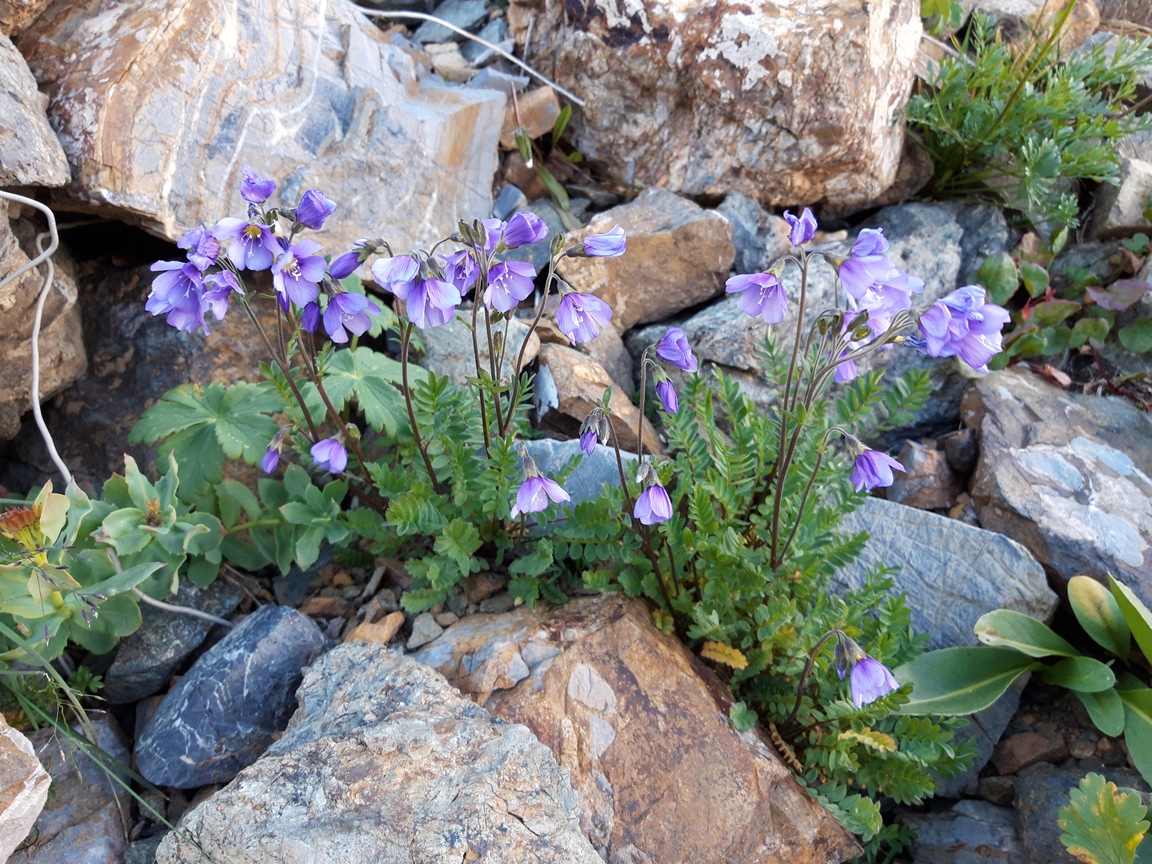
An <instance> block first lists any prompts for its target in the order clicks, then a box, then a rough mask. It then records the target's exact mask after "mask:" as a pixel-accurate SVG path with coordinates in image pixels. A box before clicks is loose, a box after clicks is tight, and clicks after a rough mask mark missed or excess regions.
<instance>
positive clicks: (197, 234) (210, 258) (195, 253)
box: [176, 225, 220, 271]
mask: <svg viewBox="0 0 1152 864" xmlns="http://www.w3.org/2000/svg"><path fill="white" fill-rule="evenodd" d="M176 245H177V246H179V247H180V248H181V249H187V250H188V260H189V261H191V262H192V263H193V264H194V265H196V268H197V269H198V270H201V271H203V270H207V269H208V268H209V267H211V266H212V265H214V264H215V263H216V259H217V258H219V257H220V241H218V240H217V239H216V238H215V237H213V236H212V232H211V231H209V230H208V229H207V228H206V227H205V226H203V225H200V226H199V227H197V228H193V229H192V230H191V231H188V232H187V233H185V234H184V236H183V237H181V238H180V239H179V240H178V241H176Z"/></svg>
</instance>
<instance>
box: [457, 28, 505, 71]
mask: <svg viewBox="0 0 1152 864" xmlns="http://www.w3.org/2000/svg"><path fill="white" fill-rule="evenodd" d="M476 35H477V36H479V37H480V38H481V39H483V40H484V41H485V42H491V43H492V44H493V45H498V46H499V47H501V48H503V49H505V50H506V51H511V49H512V47H513V46H515V44H516V43H515V42H513V41H512V40H511V39H508V24H507V22H505V20H504V19H503V18H493V19H492V20H491V21H489V22H488V23H487V24H485V25H484V26H483V27H481V28H480V31H479V32H478V33H477V34H476ZM501 43H503V44H501ZM460 53H461V54H463V55H464V59H465V60H467V61H468V62H469V63H471V64H472V65H473V66H479V65H481V64H483V63H486V62H488V61H489V60H490V59H492V58H493V57H496V56H498V55H496V54H495V52H493V51H492V50H491V49H489V48H485V47H484V46H483V45H481V44H480V43H479V42H473V41H472V40H471V39H465V40H464V44H463V45H462V46H460Z"/></svg>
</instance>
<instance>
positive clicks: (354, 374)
mask: <svg viewBox="0 0 1152 864" xmlns="http://www.w3.org/2000/svg"><path fill="white" fill-rule="evenodd" d="M425 377H427V373H426V372H425V371H424V370H423V369H421V368H420V367H419V366H414V365H409V367H408V378H409V381H410V382H417V381H422V380H423V379H424V378H425ZM401 380H402V372H401V367H400V364H399V363H397V362H396V361H395V360H393V359H392V358H390V357H386V356H384V355H383V354H381V353H380V352H378V351H373V350H372V349H371V348H365V347H359V348H347V349H344V350H341V351H336V352H334V353H333V354H332V359H331V360H329V362H328V364H327V366H326V367H325V369H324V390H325V391H326V392H327V393H328V398H330V399H331V400H332V402H333V404H334V405H335V406H336V409H337V410H338V411H339V410H343V408H344V406H345V405H346V404H347V403H348V401H349V400H350V399H352V398H355V399H356V404H357V405H358V406H359V407H360V410H361V411H363V412H364V417H365V419H366V420H367V421H368V425H369V426H371V427H372V428H373V429H375V430H376V431H378V432H383V433H384V434H385V435H387V436H388V437H390V438H395V437H396V436H397V435H398V434H399V433H400V431H401V429H402V428H407V424H408V413H407V411H408V409H407V407H406V406H405V404H404V397H403V395H401V393H400V390H399V389H398V387H399V384H400V382H401ZM309 392H311V390H310V391H309Z"/></svg>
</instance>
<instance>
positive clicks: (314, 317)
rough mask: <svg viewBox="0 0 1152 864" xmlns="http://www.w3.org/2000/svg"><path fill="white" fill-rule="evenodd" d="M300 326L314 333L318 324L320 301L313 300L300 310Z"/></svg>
mask: <svg viewBox="0 0 1152 864" xmlns="http://www.w3.org/2000/svg"><path fill="white" fill-rule="evenodd" d="M300 326H301V327H303V328H304V329H305V330H307V331H308V332H309V333H315V332H316V328H317V327H319V326H320V302H319V301H317V300H313V301H312V302H311V303H309V304H307V305H306V306H305V307H304V308H303V309H301V310H300Z"/></svg>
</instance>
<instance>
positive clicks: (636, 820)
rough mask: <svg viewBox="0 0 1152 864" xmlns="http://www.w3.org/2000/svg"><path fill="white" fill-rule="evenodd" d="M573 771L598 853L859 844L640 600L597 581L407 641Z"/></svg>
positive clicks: (686, 854)
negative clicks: (573, 593)
mask: <svg viewBox="0 0 1152 864" xmlns="http://www.w3.org/2000/svg"><path fill="white" fill-rule="evenodd" d="M413 656H414V657H415V658H416V659H418V660H420V661H421V662H424V663H427V664H429V665H431V666H433V667H435V668H437V669H439V670H441V671H442V672H443V673H444V674H445V675H446V676H447V678H448V680H449V682H451V683H452V684H453V685H455V686H456V687H458V688H459V689H460V691H461V692H462V693H465V694H468V695H470V696H472V697H473V698H475V699H476V700H477V701H478V702H480V703H481V704H483V705H484V706H485V707H486V708H487V709H488V710H489V711H491V712H492V713H493V714H495V715H496V716H497V717H503V718H506V719H508V720H513V719H514V720H516V721H517V722H521V723H524V724H526V725H527V726H528V727H529V728H530V729H531V730H532V731H533V732H534V733H535V734H536V735H537V737H539V739H540V740H541V741H543V742H544V743H545V744H547V745H548V747H549V748H550V749H551V750H552V752H553V753H554V754H555V755H556V758H557V760H558V761H559V762H560V764H561V765H562V766H564V767H565V768H567V769H568V770H569V771H570V772H571V777H572V785H573V786H574V787H575V789H576V791H577V793H578V794H579V796H580V825H581V828H583V830H584V833H585V834H586V835H587V836H588V837H589V839H590V840H591V841H592V843H593V844H594V845H595V847H596V849H597V851H599V852H600V854H601V856H602V857H603V858H605V860H608V861H620V862H624V861H645V862H647V861H652V862H657V861H659V862H673V861H701V862H703V861H740V862H746V864H758V862H790V864H809V862H811V864H816V862H821V864H824V862H834V861H836V862H838V861H843V860H845V859H847V858H851V857H854V856H855V855H857V854H859V848H858V847H857V846H856V844H855V841H854V840H853V839H852V837H851V836H849V835H848V834H846V833H845V832H844V829H843V828H841V827H840V825H839V824H838V823H837V822H836V821H835V820H834V819H833V818H832V817H831V816H830V815H829V814H828V813H827V812H826V811H824V810H823V809H821V808H820V807H819V805H817V804H816V803H815V802H814V801H813V800H812V799H811V798H809V797H808V796H807V795H806V794H804V792H803V791H802V790H801V789H800V787H799V786H797V785H796V782H795V781H794V780H793V779H792V776H791V774H790V773H789V771H788V769H787V768H786V767H785V766H784V764H783V763H782V762H781V761H780V760H779V758H778V757H777V756H776V755H775V752H774V751H772V750H771V749H770V747H769V746H768V745H767V744H766V743H765V741H764V740H762V739H761V738H760V737H759V736H758V735H756V734H748V735H741V734H739V733H737V732H736V731H735V729H733V727H732V725H731V723H730V722H729V721H728V717H727V708H728V706H729V705H730V704H731V698H730V696H729V695H728V691H727V688H725V687H724V686H723V684H721V683H720V681H719V680H717V679H716V678H715V677H714V676H713V675H712V674H711V673H710V672H709V671H708V670H707V669H706V668H705V667H703V666H702V665H701V664H699V663H698V662H697V661H696V660H695V658H693V656H692V655H691V654H690V653H689V652H688V651H687V650H686V649H685V648H684V647H683V645H681V644H680V643H679V642H678V641H677V640H676V639H675V638H673V637H671V636H668V635H666V634H663V633H661V632H659V631H658V630H657V629H656V628H655V626H654V625H653V624H652V620H651V611H650V609H649V607H648V606H647V605H646V604H645V603H643V602H641V601H638V600H629V599H626V598H623V597H619V596H614V595H607V596H597V597H589V598H581V599H576V600H571V601H569V602H568V603H566V604H565V605H564V606H561V607H556V608H547V607H545V606H544V605H543V604H541V605H540V606H538V607H537V608H536V609H535V610H531V609H524V608H521V609H518V610H516V611H513V612H509V613H506V614H503V615H493V616H486V615H471V616H469V617H467V618H465V619H463V620H462V621H460V622H458V623H456V624H453V625H452V626H451V627H450V628H448V630H447V631H445V633H444V635H443V636H441V637H440V638H439V639H438V640H437V641H436V642H434V643H433V644H432V645H430V646H428V647H427V648H426V649H425V650H423V651H421V652H419V653H417V654H415V655H413Z"/></svg>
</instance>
